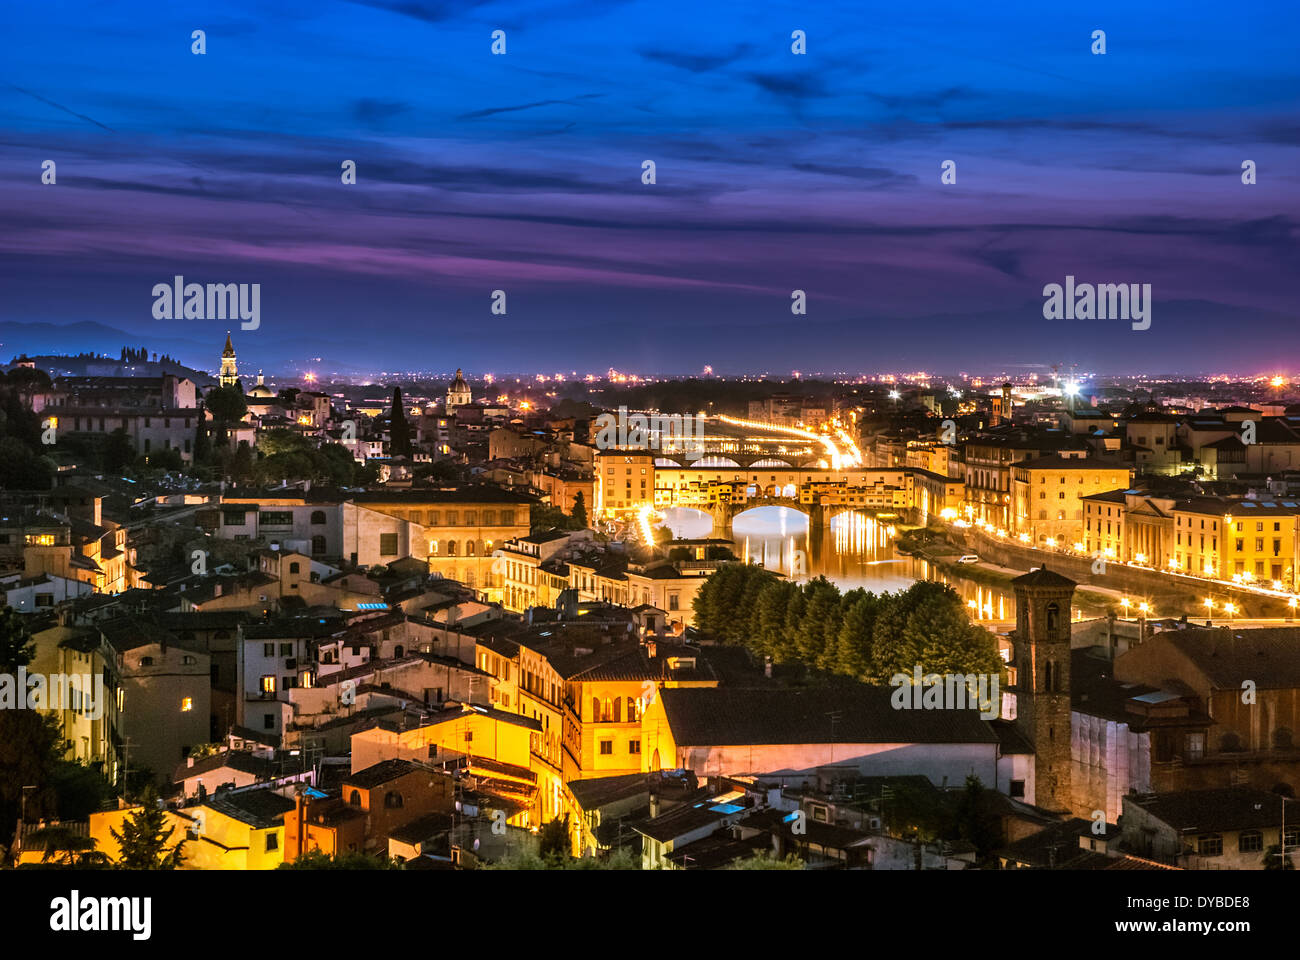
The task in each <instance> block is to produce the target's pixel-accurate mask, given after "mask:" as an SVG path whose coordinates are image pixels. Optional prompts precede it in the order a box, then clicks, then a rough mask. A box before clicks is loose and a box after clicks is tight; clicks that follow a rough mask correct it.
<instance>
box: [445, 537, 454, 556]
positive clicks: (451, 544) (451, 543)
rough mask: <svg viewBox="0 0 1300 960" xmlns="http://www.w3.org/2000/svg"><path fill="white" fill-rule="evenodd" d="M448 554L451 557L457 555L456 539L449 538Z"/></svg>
mask: <svg viewBox="0 0 1300 960" xmlns="http://www.w3.org/2000/svg"><path fill="white" fill-rule="evenodd" d="M447 556H449V557H454V556H456V541H455V540H448V541H447Z"/></svg>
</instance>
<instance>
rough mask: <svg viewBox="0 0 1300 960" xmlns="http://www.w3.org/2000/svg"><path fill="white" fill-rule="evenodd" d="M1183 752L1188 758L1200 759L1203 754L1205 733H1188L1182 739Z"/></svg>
mask: <svg viewBox="0 0 1300 960" xmlns="http://www.w3.org/2000/svg"><path fill="white" fill-rule="evenodd" d="M1183 752H1184V754H1185V755H1186V758H1187V759H1188V760H1200V759H1201V758H1202V757H1204V756H1205V734H1203V733H1189V734H1187V736H1186V737H1185V738H1184V739H1183Z"/></svg>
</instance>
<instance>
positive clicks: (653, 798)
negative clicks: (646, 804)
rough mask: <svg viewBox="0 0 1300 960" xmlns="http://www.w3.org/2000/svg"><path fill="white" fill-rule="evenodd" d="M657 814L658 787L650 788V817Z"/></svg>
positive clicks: (652, 817)
mask: <svg viewBox="0 0 1300 960" xmlns="http://www.w3.org/2000/svg"><path fill="white" fill-rule="evenodd" d="M657 816H659V788H658V787H651V788H650V819H651V820H653V819H654V818H655V817H657Z"/></svg>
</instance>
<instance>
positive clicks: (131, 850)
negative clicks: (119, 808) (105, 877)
mask: <svg viewBox="0 0 1300 960" xmlns="http://www.w3.org/2000/svg"><path fill="white" fill-rule="evenodd" d="M141 803H142V804H143V806H142V807H140V809H139V810H136V811H135V812H133V813H132V814H130V815H129V816H127V817H126V819H124V820H123V821H122V832H121V833H118V832H117V830H116V829H114V828H113V827H109V828H108V832H109V833H111V834H112V835H113V839H114V840H116V841H117V843H118V846H119V848H120V849H121V855H120V856H119V857H118V861H117V864H118V866H119V867H120V868H122V869H123V870H175V869H176V868H177V867H179V866H180V865H181V861H182V860H183V859H184V857H185V853H184V847H185V843H186V841H185V839H184V838H182V839H180V840H179V841H177V842H176V844H175V845H174V846H171V847H168V841H169V840H171V837H172V834H173V833H175V832H176V828H175V827H174V826H172V827H169V826H167V815H166V813H165V812H164V811H163V809H162V807H160V806H159V805H158V797H157V794H155V793H154V791H153V789H152V788H150V789H148V790H146V791H145V793H144V797H143V799H142V800H141Z"/></svg>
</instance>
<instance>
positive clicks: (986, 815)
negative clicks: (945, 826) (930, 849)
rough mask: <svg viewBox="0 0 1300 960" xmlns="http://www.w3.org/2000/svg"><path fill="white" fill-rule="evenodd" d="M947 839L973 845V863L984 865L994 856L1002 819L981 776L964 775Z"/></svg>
mask: <svg viewBox="0 0 1300 960" xmlns="http://www.w3.org/2000/svg"><path fill="white" fill-rule="evenodd" d="M950 839H953V840H965V841H966V842H967V843H969V844H971V845H972V846H974V847H975V865H976V866H977V867H978V866H984V865H986V864H988V863H990V862H991V861H992V859H993V851H994V850H996V849H997V848H998V847H999V846H1000V845H1001V843H1002V829H1001V823H1000V821H999V820H998V818H997V815H996V814H994V813H993V811H992V808H991V805H990V803H989V798H988V796H987V795H986V791H985V789H984V785H983V784H982V783H981V782H980V778H979V777H977V776H975V775H974V774H972V775H970V776H968V777H967V778H966V789H965V790H963V791H962V795H961V799H959V800H958V801H957V809H956V811H955V814H954V817H953V826H952V829H951V833H950Z"/></svg>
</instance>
